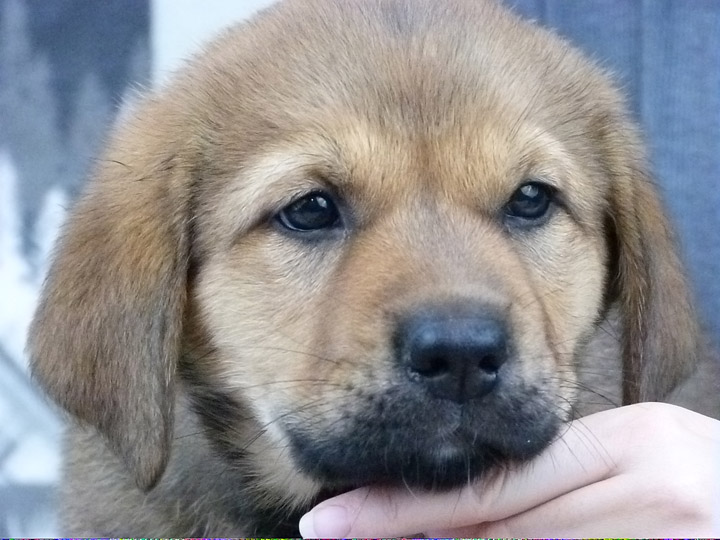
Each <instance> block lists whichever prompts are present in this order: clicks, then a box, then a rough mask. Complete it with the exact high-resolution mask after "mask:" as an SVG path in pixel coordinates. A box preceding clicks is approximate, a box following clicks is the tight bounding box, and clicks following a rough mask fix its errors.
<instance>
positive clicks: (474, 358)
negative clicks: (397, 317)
mask: <svg viewBox="0 0 720 540" xmlns="http://www.w3.org/2000/svg"><path fill="white" fill-rule="evenodd" d="M396 344H397V349H398V350H397V353H398V356H399V360H400V362H401V364H402V366H403V367H404V368H405V369H406V370H407V372H408V374H409V376H410V379H411V380H413V381H415V382H416V383H418V384H421V385H423V386H424V387H425V388H427V390H428V391H429V392H430V393H432V394H433V395H434V396H436V397H439V398H443V399H449V400H453V401H457V402H460V403H461V402H464V401H466V400H468V399H473V398H479V397H482V396H484V395H486V394H488V393H489V392H491V391H492V390H493V388H495V386H496V385H497V383H498V380H499V378H500V377H499V374H498V371H499V370H500V367H501V366H502V365H503V363H504V362H505V361H506V360H507V356H508V351H507V349H508V337H507V330H506V328H505V324H504V322H503V321H502V320H500V319H499V318H498V317H497V316H496V315H489V314H487V313H479V314H468V313H460V314H458V313H453V312H436V311H435V312H424V313H420V314H415V315H413V316H411V317H409V318H407V319H405V320H404V321H402V322H401V323H400V325H399V326H398V332H397V334H396Z"/></svg>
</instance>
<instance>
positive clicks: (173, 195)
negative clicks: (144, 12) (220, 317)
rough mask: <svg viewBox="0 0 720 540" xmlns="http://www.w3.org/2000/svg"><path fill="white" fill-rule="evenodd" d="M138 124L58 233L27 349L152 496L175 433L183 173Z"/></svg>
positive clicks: (40, 372) (123, 136)
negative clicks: (61, 231)
mask: <svg viewBox="0 0 720 540" xmlns="http://www.w3.org/2000/svg"><path fill="white" fill-rule="evenodd" d="M145 112H146V113H147V111H145ZM150 118H155V119H157V118H158V115H153V114H150ZM135 122H136V123H138V122H139V125H136V126H135V129H133V127H132V126H131V125H128V126H125V128H124V129H123V132H121V133H119V134H118V136H117V137H116V138H115V142H114V144H113V145H111V148H110V151H109V152H108V153H107V154H106V156H105V159H103V160H102V161H101V162H100V165H99V167H98V170H97V171H96V173H95V178H94V179H93V180H92V181H91V182H90V183H89V185H88V189H87V192H86V193H85V194H84V196H83V197H82V198H81V199H80V200H79V201H78V202H77V204H76V206H75V207H74V209H73V212H72V214H71V216H70V218H69V220H68V223H67V224H66V226H65V228H64V232H63V234H62V236H61V239H60V241H59V243H58V246H57V248H56V250H57V251H56V253H55V258H54V261H53V263H52V266H51V268H50V272H49V275H48V278H47V281H46V283H45V285H44V290H43V292H42V297H41V300H40V305H39V308H38V310H37V312H36V314H35V319H34V321H33V323H32V327H31V330H30V338H29V342H28V352H29V356H30V361H31V368H32V371H33V374H34V376H35V378H36V379H37V380H38V381H39V382H40V384H41V385H42V386H43V387H44V388H45V390H46V391H47V392H48V393H49V394H50V396H51V397H53V398H54V399H55V400H56V401H57V402H58V403H59V404H60V405H62V406H63V407H64V408H65V409H67V410H68V411H69V412H71V413H72V414H74V415H75V416H77V417H78V418H79V419H81V420H82V421H84V422H86V423H89V424H91V425H93V426H95V427H97V428H98V429H99V430H100V432H101V433H102V434H103V435H105V437H106V438H107V440H108V441H109V443H110V446H111V447H112V449H113V450H114V451H115V452H116V453H117V454H118V455H119V456H120V457H121V458H122V459H123V460H124V462H125V463H126V465H127V466H128V467H129V468H130V469H131V470H132V471H133V472H134V474H135V478H136V481H137V483H138V485H139V486H140V487H142V488H144V489H150V488H151V487H152V486H153V485H154V484H155V483H156V482H157V480H158V479H159V477H160V476H161V474H162V472H163V471H164V469H165V466H166V464H167V459H168V454H169V448H170V440H171V436H172V423H173V377H174V371H175V365H176V360H177V357H178V354H179V348H180V340H181V329H182V328H181V327H182V317H183V311H184V306H185V298H186V273H187V264H188V263H187V260H188V249H189V246H188V206H189V200H188V199H189V195H188V192H189V186H188V183H189V181H188V179H187V177H188V176H189V173H188V172H187V170H186V169H187V168H186V167H182V166H180V165H179V163H178V158H177V156H176V155H174V154H172V153H171V151H170V150H167V149H166V148H165V147H164V146H163V144H162V143H163V141H161V140H159V137H160V132H161V131H162V129H161V128H160V127H159V126H157V125H152V124H151V120H150V119H146V120H142V121H139V120H136V121H135ZM152 133H156V134H157V135H156V136H155V137H153V135H152ZM164 142H165V144H166V145H167V146H169V145H170V144H171V143H170V142H168V141H164Z"/></svg>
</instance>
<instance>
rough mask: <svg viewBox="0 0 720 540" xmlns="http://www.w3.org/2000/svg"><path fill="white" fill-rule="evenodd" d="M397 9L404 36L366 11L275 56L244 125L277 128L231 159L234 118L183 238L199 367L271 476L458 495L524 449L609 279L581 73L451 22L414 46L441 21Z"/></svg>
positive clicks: (237, 119) (550, 410) (568, 374)
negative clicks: (275, 470) (295, 473)
mask: <svg viewBox="0 0 720 540" xmlns="http://www.w3.org/2000/svg"><path fill="white" fill-rule="evenodd" d="M338 9H341V8H338ZM403 9H406V10H407V12H406V13H405V14H406V15H407V16H408V17H410V19H413V20H408V21H407V22H406V24H407V28H405V29H404V31H399V32H394V31H393V29H392V28H391V27H390V24H391V21H389V20H388V19H386V18H385V17H388V16H390V15H389V14H387V13H384V14H383V9H382V8H380V7H377V6H374V7H373V6H368V7H367V8H366V10H365V12H363V10H359V9H357V8H354V9H352V10H348V11H349V12H351V13H352V14H353V16H354V17H356V18H357V19H359V20H358V21H353V23H352V24H351V25H350V26H351V28H353V27H355V26H360V27H361V25H362V24H366V25H369V26H370V27H369V28H365V29H362V30H358V31H357V34H355V33H353V31H352V30H351V31H350V32H348V30H347V28H345V27H344V25H346V24H348V23H347V19H345V18H337V21H342V22H341V23H340V24H342V25H343V27H332V28H326V29H325V34H324V36H323V40H321V41H315V40H312V38H309V39H311V40H312V41H310V43H307V44H305V46H304V47H303V48H300V50H298V47H297V44H296V43H292V44H291V48H289V49H288V50H284V49H283V45H285V43H284V42H281V43H280V44H278V45H277V47H278V49H277V50H276V55H277V57H278V58H280V59H286V58H287V59H286V60H277V64H276V65H275V66H273V68H274V69H273V70H272V72H271V73H268V72H266V71H261V72H260V73H259V77H258V79H259V81H256V86H255V88H256V89H257V90H256V91H257V92H258V94H265V93H272V101H271V103H267V104H266V103H264V102H263V99H261V98H260V97H259V96H258V97H257V101H256V102H255V103H254V104H253V107H252V108H253V111H254V113H255V114H258V115H259V116H262V115H266V114H267V112H265V111H266V110H269V109H270V107H275V108H278V107H280V108H281V109H282V111H281V112H280V111H273V113H271V114H273V123H272V126H269V128H270V129H268V130H267V131H265V130H264V126H260V127H255V128H254V137H256V138H257V139H258V140H259V142H258V143H257V146H256V147H255V148H254V149H253V150H252V151H249V152H247V154H246V155H244V156H243V160H242V163H236V162H229V161H227V157H226V156H228V155H238V154H240V153H242V152H243V151H244V150H245V149H246V148H247V137H246V136H243V135H244V131H245V130H247V129H249V126H247V124H246V122H247V121H246V120H245V114H246V112H245V107H244V108H243V109H241V110H240V114H239V115H238V116H233V113H234V112H235V111H233V110H230V111H229V115H228V116H229V117H228V118H227V119H226V120H225V121H224V126H223V127H222V128H221V130H220V131H221V133H225V130H227V133H228V134H227V135H225V137H226V138H225V139H224V140H223V142H222V144H219V145H218V146H217V148H216V149H215V151H216V152H218V156H217V157H216V158H214V160H213V162H214V163H222V164H223V166H226V167H227V168H228V170H227V174H224V175H220V176H216V177H215V178H204V179H203V181H204V182H205V183H206V187H204V188H202V189H203V194H202V197H203V206H202V208H201V211H200V212H199V214H198V216H199V217H198V222H197V224H196V231H197V235H198V239H197V242H198V245H200V246H202V250H203V251H202V256H201V257H200V256H199V257H197V259H198V261H199V262H198V277H197V280H196V284H195V288H194V290H193V293H194V295H193V296H194V303H195V320H196V321H200V322H201V324H202V325H204V327H205V335H206V337H207V339H208V340H209V342H210V344H211V346H212V347H213V348H214V349H215V354H212V355H210V356H208V360H207V361H204V364H205V365H204V366H203V368H202V371H203V372H204V373H206V374H207V375H206V376H207V377H208V378H209V380H210V381H212V386H213V387H220V388H223V389H224V390H223V391H224V392H225V393H226V394H227V399H232V400H235V401H237V402H241V403H243V404H246V405H247V406H249V407H250V408H251V409H252V411H253V413H254V415H255V416H256V418H257V421H258V422H259V424H260V426H261V429H262V430H263V431H264V434H263V435H262V438H263V439H265V440H266V441H267V445H266V446H265V447H263V452H268V453H269V455H270V456H272V457H271V458H270V460H269V461H270V462H276V461H277V459H279V458H278V457H277V454H282V458H281V459H283V460H287V459H289V460H291V461H292V462H293V464H294V467H295V468H297V469H298V470H300V471H303V472H305V473H308V474H309V475H310V476H313V477H317V478H320V479H322V480H323V481H324V482H330V483H340V484H341V485H343V484H348V483H350V484H362V483H367V482H374V481H397V482H401V481H403V480H404V481H405V482H409V483H421V484H427V485H431V486H432V485H453V484H457V483H462V482H465V481H467V479H468V477H472V476H474V475H476V474H478V473H479V472H481V471H482V470H483V469H485V468H486V467H487V466H488V465H492V464H494V463H495V462H497V461H498V460H502V459H515V458H526V457H529V456H531V455H534V454H535V453H537V452H538V451H539V450H540V449H541V448H543V447H544V446H545V445H547V444H548V442H549V441H550V440H551V439H552V438H553V437H554V435H555V434H556V431H557V428H558V426H559V424H560V423H561V422H562V421H564V420H566V419H567V417H568V415H569V412H570V408H571V404H572V403H573V400H574V387H575V386H574V382H575V378H574V377H575V375H574V372H573V362H574V356H575V354H576V352H577V351H578V348H579V346H580V345H582V344H584V342H585V340H586V339H587V338H588V336H589V334H590V332H591V331H592V329H593V327H594V323H596V322H597V321H598V319H599V318H600V315H601V309H602V307H603V294H604V289H605V285H606V276H607V273H608V272H607V269H606V259H607V254H606V250H607V248H606V240H605V233H604V222H603V219H604V216H605V208H604V205H603V201H604V200H606V199H607V190H608V181H607V180H606V179H605V178H603V176H602V175H601V174H599V171H600V170H601V164H600V162H599V158H598V155H597V151H598V150H597V146H599V145H601V144H602V142H601V141H600V140H598V139H599V134H598V133H596V132H595V131H594V130H595V129H596V127H595V126H594V125H593V116H594V114H595V112H594V111H593V110H592V108H591V107H592V100H591V99H590V97H589V94H588V89H587V88H585V87H584V86H583V85H584V84H589V83H585V82H584V81H585V79H584V78H585V77H589V76H590V75H589V74H588V73H585V72H581V73H572V71H571V72H570V73H568V72H567V69H557V68H556V67H553V68H551V69H550V70H549V69H548V66H547V64H546V63H543V64H541V65H535V64H534V62H533V60H534V59H532V58H531V59H530V60H527V59H526V58H525V57H526V56H528V55H530V56H532V55H531V53H528V51H527V50H525V49H524V48H519V47H518V46H517V45H516V44H511V43H506V41H507V40H503V39H500V44H499V45H498V44H497V43H496V44H494V45H493V46H494V47H498V49H502V50H503V52H502V53H501V52H499V51H497V50H489V47H490V46H491V45H490V43H485V40H484V39H480V41H478V40H477V39H473V40H468V41H461V42H459V43H457V42H456V43H454V46H453V36H452V35H449V34H448V29H449V28H453V29H454V31H459V32H468V38H469V31H470V30H469V29H468V28H467V24H466V23H463V22H462V21H461V20H460V19H459V18H453V16H450V15H446V14H443V16H445V17H448V18H449V19H450V20H443V19H440V21H442V22H443V23H445V24H446V25H447V27H448V28H447V29H444V30H443V29H440V30H437V31H428V30H418V32H419V35H414V32H415V30H416V28H415V27H417V28H418V29H419V28H420V27H421V26H422V25H423V24H427V21H426V20H425V17H427V18H428V19H432V17H433V16H436V17H439V16H440V14H438V13H435V14H423V10H422V9H418V8H416V7H411V6H410V5H408V6H406V7H405V8H403ZM416 9H417V10H418V12H417V13H416V12H415V10H416ZM425 9H427V10H429V11H430V12H432V11H433V10H434V9H436V8H432V7H431V6H426V7H425ZM490 14H492V12H490ZM378 15H384V16H378ZM395 15H396V16H398V14H395ZM306 17H307V18H308V19H312V17H311V16H309V15H306ZM414 19H417V20H414ZM335 20H336V19H333V21H335ZM317 22H318V21H313V20H306V21H305V22H304V24H307V25H309V26H310V27H311V28H312V26H313V25H315V24H317ZM497 31H498V34H500V33H501V32H502V29H500V30H497ZM291 33H292V34H296V33H302V34H303V35H306V34H307V35H311V34H315V33H316V32H310V31H306V32H303V28H298V29H293V30H292V31H291ZM333 33H337V35H338V37H337V39H336V37H335V36H334V35H333ZM328 35H329V36H330V37H328ZM340 36H344V39H346V40H347V41H348V43H346V44H343V45H342V46H341V49H340V50H338V45H337V41H338V39H340ZM370 36H373V37H374V39H376V40H377V41H378V43H377V44H373V43H372V40H370V39H369V37H370ZM495 39H499V36H496V38H495ZM553 45H554V44H553ZM330 48H331V49H330ZM551 52H552V53H555V54H559V53H558V52H557V51H552V50H551ZM332 54H337V55H340V56H341V58H342V59H343V60H344V62H330V61H325V57H330V55H332ZM508 63H509V64H510V65H513V66H516V67H515V72H513V73H510V74H507V73H504V69H505V67H506V65H507V64H508ZM298 72H300V73H302V72H307V73H313V74H314V77H313V79H311V80H304V81H302V82H301V81H297V80H296V79H297V77H298V75H297V74H298ZM578 96H580V97H582V98H583V101H581V102H580V103H577V99H578ZM573 97H575V100H576V102H573V101H572V99H573ZM318 102H319V103H318ZM559 104H560V105H559ZM570 104H573V105H572V106H571V105H570ZM266 106H267V109H264V107H266ZM257 111H262V112H257ZM285 117H287V118H285ZM257 124H258V125H259V124H260V122H258V123H257ZM196 371H197V370H196ZM237 444H238V445H246V444H247V443H246V441H243V440H239V441H237ZM272 448H275V449H282V450H281V451H280V450H275V451H273V450H272Z"/></svg>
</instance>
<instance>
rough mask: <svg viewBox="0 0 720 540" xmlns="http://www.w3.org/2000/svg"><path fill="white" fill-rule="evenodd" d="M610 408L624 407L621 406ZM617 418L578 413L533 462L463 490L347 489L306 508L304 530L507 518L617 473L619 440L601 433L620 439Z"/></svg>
mask: <svg viewBox="0 0 720 540" xmlns="http://www.w3.org/2000/svg"><path fill="white" fill-rule="evenodd" d="M607 413H610V414H615V415H617V410H615V411H614V412H613V411H607ZM608 420H610V421H608ZM615 423H616V421H615V420H613V419H612V417H610V418H608V417H607V416H606V413H598V414H595V415H593V416H591V417H587V418H585V419H583V420H581V421H575V422H573V423H572V424H571V426H570V427H569V428H568V430H567V432H566V433H565V434H564V435H563V437H562V438H560V439H559V440H557V441H556V442H555V443H553V444H552V445H551V446H550V447H549V448H548V450H547V451H546V452H544V453H543V454H542V455H541V456H539V457H538V458H537V459H535V460H534V461H532V462H531V463H528V464H526V465H524V466H520V467H516V468H514V469H512V470H503V471H499V472H498V473H497V475H496V476H494V477H492V478H489V479H487V480H485V481H482V482H479V483H473V484H470V485H468V486H465V487H464V488H462V489H460V490H454V491H451V492H448V493H441V494H438V493H427V492H419V493H410V492H401V491H399V490H390V489H380V488H363V489H361V490H356V491H353V492H350V493H347V494H343V495H340V496H338V497H335V498H333V499H329V500H328V501H325V502H323V503H321V504H320V505H319V506H318V507H316V508H315V509H313V510H312V511H311V512H310V513H309V514H307V515H305V516H303V520H302V521H301V533H302V534H303V536H306V537H338V536H345V537H347V536H352V537H371V536H401V535H407V534H412V533H417V532H418V531H425V530H437V529H441V530H444V529H454V528H458V527H465V526H468V525H472V524H476V523H478V522H479V521H493V522H494V521H500V520H503V519H505V518H508V517H510V516H513V515H515V514H519V513H522V512H524V511H526V510H528V509H530V508H533V507H535V506H538V505H540V504H542V503H543V502H545V501H547V500H550V499H554V498H556V497H560V496H562V495H564V494H566V493H569V492H571V491H573V490H576V489H579V488H581V487H583V486H585V485H588V484H592V483H595V482H599V481H602V480H604V479H606V478H608V477H610V476H612V473H613V471H614V468H615V465H614V461H613V457H612V456H613V454H614V453H616V452H617V448H614V447H608V446H607V443H605V445H603V444H601V443H600V442H599V441H600V440H610V441H613V439H614V438H613V437H607V436H606V433H605V432H606V431H607V430H608V429H609V430H610V433H612V429H613V425H614V424H615ZM600 432H603V433H602V434H601V433H600ZM610 444H612V443H610Z"/></svg>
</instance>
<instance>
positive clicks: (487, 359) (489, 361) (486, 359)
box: [477, 354, 505, 374]
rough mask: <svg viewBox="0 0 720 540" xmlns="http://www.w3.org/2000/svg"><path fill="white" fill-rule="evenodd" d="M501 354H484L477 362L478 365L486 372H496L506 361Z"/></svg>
mask: <svg viewBox="0 0 720 540" xmlns="http://www.w3.org/2000/svg"><path fill="white" fill-rule="evenodd" d="M503 357H504V355H503V356H501V355H500V354H488V355H485V356H483V357H482V358H481V359H480V361H479V362H478V364H477V367H478V368H479V369H480V370H482V371H484V372H485V373H489V374H495V373H497V372H498V370H499V369H500V367H501V366H502V365H503V364H504V363H505V362H504V360H502V358H503Z"/></svg>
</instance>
